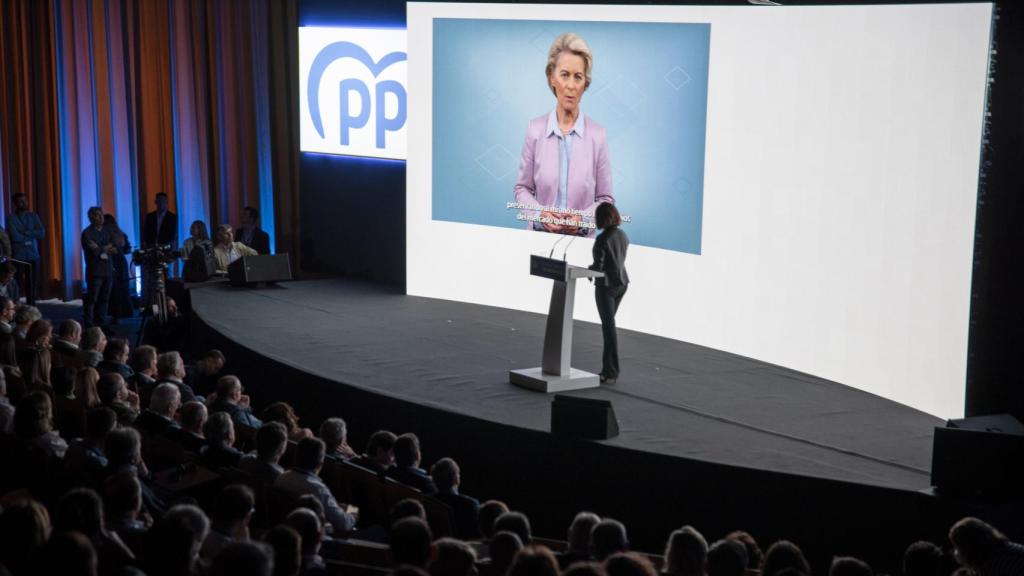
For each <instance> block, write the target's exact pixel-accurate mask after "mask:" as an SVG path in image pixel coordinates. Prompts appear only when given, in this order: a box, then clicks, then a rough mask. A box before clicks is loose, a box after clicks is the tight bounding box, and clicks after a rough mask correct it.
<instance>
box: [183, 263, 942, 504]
mask: <svg viewBox="0 0 1024 576" xmlns="http://www.w3.org/2000/svg"><path fill="white" fill-rule="evenodd" d="M192 306H193V310H194V312H195V314H196V315H197V316H198V318H199V319H200V320H201V321H202V322H203V323H204V324H206V325H207V326H209V327H210V328H212V329H213V330H214V331H216V332H217V333H219V334H221V335H223V336H224V337H226V338H229V339H231V340H233V341H234V342H236V343H237V344H239V345H241V346H243V347H245V348H247V349H249V350H251V351H253V352H254V353H256V354H259V355H262V356H264V357H268V358H271V359H273V360H275V361H277V362H278V363H281V364H283V365H286V366H290V367H291V368H293V369H296V370H298V371H301V372H303V373H306V374H310V375H313V376H316V377H319V378H320V379H323V380H329V381H333V382H336V383H337V386H339V387H353V388H355V389H359V390H362V391H364V392H367V393H371V394H376V395H382V396H385V397H388V398H390V399H393V400H399V401H405V402H408V403H412V404H415V405H419V406H423V407H427V408H433V409H438V410H440V411H442V412H449V413H452V414H457V415H460V416H462V417H470V418H475V419H479V420H483V421H488V422H491V423H496V424H499V425H506V426H510V427H514V428H519V429H525V430H530V431H534V432H547V431H549V429H550V404H551V398H550V397H549V396H546V395H544V394H540V393H536V392H530V391H527V390H524V389H521V388H517V387H515V386H512V385H511V384H509V382H508V370H509V369H511V368H526V367H531V366H535V365H538V364H539V363H540V353H541V340H542V338H543V332H544V316H542V315H538V314H529V313H523V312H517V311H512V310H505V309H500V308H492V307H486V306H478V305H472V304H463V303H456V302H449V301H444V300H434V299H428V298H418V297H411V296H405V295H402V294H397V293H394V292H393V291H388V289H386V288H381V287H378V286H372V285H367V284H362V283H356V282H351V281H345V280H317V281H307V282H295V283H289V284H284V285H281V286H278V287H272V288H263V289H239V288H232V287H229V286H223V285H221V286H207V287H203V288H200V289H196V290H193V292H192ZM619 339H620V340H619V342H620V344H619V345H620V351H621V359H622V371H623V375H622V378H621V379H620V380H619V381H618V383H617V384H615V385H613V386H605V387H602V388H601V389H597V390H588V391H580V392H574V393H572V394H574V395H579V396H586V397H593V398H603V399H607V400H611V401H612V403H613V404H614V407H615V412H616V414H617V416H618V420H619V425H620V428H621V435H620V436H618V437H617V438H615V439H612V440H609V441H606V442H604V443H603V444H605V445H607V446H608V447H614V448H617V449H625V450H631V451H639V452H643V453H648V454H656V455H659V456H662V457H673V458H683V459H690V460H696V461H701V462H707V463H712V464H716V465H725V466H727V467H738V468H747V469H753V470H761V471H770V472H777V473H781V474H786V475H797V476H802V477H808V478H817V479H825V480H835V481H840V482H844V483H853V484H859V485H863V486H873V487H881V488H887V489H896V490H900V491H903V490H905V491H919V490H922V489H925V488H927V487H928V486H929V467H930V461H931V448H932V431H933V428H934V427H935V426H940V425H942V424H943V422H942V421H941V420H939V419H938V418H935V417H933V416H930V415H927V414H924V413H922V412H919V411H917V410H914V409H911V408H908V407H906V406H903V405H900V404H897V403H895V402H891V401H889V400H885V399H883V398H880V397H877V396H874V395H871V394H867V393H865V392H861V391H858V390H854V389H852V388H849V387H846V386H843V385H841V384H838V383H835V382H830V381H827V380H822V379H820V378H815V377H813V376H809V375H807V374H803V373H800V372H795V371H793V370H788V369H786V368H783V367H780V366H774V365H771V364H766V363H764V362H758V361H756V360H751V359H749V358H744V357H740V356H736V355H733V354H727V353H724V352H720V351H716V350H712V349H708V348H704V347H701V346H696V345H693V344H687V343H685V342H678V341H674V340H669V339H665V338H659V337H655V336H650V335H646V334H640V333H636V332H629V331H620V333H619ZM600 351H601V334H600V328H599V326H597V325H595V324H590V323H585V322H577V323H576V327H575V342H574V348H573V358H574V362H573V365H574V366H575V367H578V368H582V369H584V370H588V371H593V372H597V371H599V368H600Z"/></svg>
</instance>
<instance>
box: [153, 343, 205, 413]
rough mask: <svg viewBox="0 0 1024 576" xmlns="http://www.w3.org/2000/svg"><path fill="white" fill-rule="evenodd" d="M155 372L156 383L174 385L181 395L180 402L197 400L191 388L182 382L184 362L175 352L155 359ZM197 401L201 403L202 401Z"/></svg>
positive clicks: (166, 353) (165, 353)
mask: <svg viewBox="0 0 1024 576" xmlns="http://www.w3.org/2000/svg"><path fill="white" fill-rule="evenodd" d="M156 370H157V376H158V377H157V383H158V384H160V383H164V382H169V383H171V384H174V385H175V386H176V387H177V388H178V391H179V392H180V393H181V401H182V402H191V401H193V400H196V399H197V398H196V395H195V392H193V391H192V387H191V386H189V385H188V384H185V382H184V378H185V362H184V361H183V360H182V359H181V354H179V353H178V352H177V351H175V350H172V351H170V352H164V353H163V354H161V355H160V356H159V357H157V360H156ZM199 400H200V401H202V399H199Z"/></svg>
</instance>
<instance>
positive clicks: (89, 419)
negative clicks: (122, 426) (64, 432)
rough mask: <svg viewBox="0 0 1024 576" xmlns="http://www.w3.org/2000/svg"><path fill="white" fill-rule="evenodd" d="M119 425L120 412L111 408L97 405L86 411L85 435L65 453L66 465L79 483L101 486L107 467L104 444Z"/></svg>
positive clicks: (76, 482)
mask: <svg viewBox="0 0 1024 576" xmlns="http://www.w3.org/2000/svg"><path fill="white" fill-rule="evenodd" d="M116 426H117V416H116V415H115V414H114V411H113V410H111V409H109V408H93V409H92V410H89V412H88V413H86V415H85V437H84V438H80V439H78V440H75V441H73V442H71V445H70V446H68V451H67V453H66V454H65V455H64V467H65V469H66V470H67V471H68V476H69V479H70V480H71V481H72V483H73V484H75V485H76V486H98V485H99V482H100V480H102V479H103V476H104V474H105V473H106V468H107V464H108V461H107V456H106V454H104V453H103V447H104V445H105V444H106V441H107V435H108V434H110V433H111V432H113V431H114V428H115V427H116Z"/></svg>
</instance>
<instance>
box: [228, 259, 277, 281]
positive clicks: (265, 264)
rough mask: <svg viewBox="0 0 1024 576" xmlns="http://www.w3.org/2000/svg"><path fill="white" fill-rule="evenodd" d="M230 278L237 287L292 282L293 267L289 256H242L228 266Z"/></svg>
mask: <svg viewBox="0 0 1024 576" xmlns="http://www.w3.org/2000/svg"><path fill="white" fill-rule="evenodd" d="M228 278H229V279H230V280H231V283H232V284H234V285H236V286H244V285H246V284H256V283H258V282H279V281H282V280H291V279H292V265H291V261H289V259H288V255H287V254H267V255H260V256H242V257H241V258H239V259H238V260H235V261H234V262H232V263H231V265H229V266H228Z"/></svg>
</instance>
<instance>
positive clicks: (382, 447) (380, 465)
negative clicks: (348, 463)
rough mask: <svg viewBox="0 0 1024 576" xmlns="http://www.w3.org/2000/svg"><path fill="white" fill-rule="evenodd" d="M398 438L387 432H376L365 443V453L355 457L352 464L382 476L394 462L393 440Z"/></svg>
mask: <svg viewBox="0 0 1024 576" xmlns="http://www.w3.org/2000/svg"><path fill="white" fill-rule="evenodd" d="M397 439H398V436H395V435H394V433H392V432H389V431H387V430H378V431H376V432H374V433H373V435H371V436H370V440H369V441H367V443H366V453H364V454H363V455H361V456H356V457H355V458H353V459H352V463H353V464H356V465H358V466H362V467H363V468H366V469H367V470H371V471H373V472H376V473H377V474H384V473H385V472H387V470H388V468H390V467H391V465H392V464H394V462H395V440H397Z"/></svg>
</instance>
